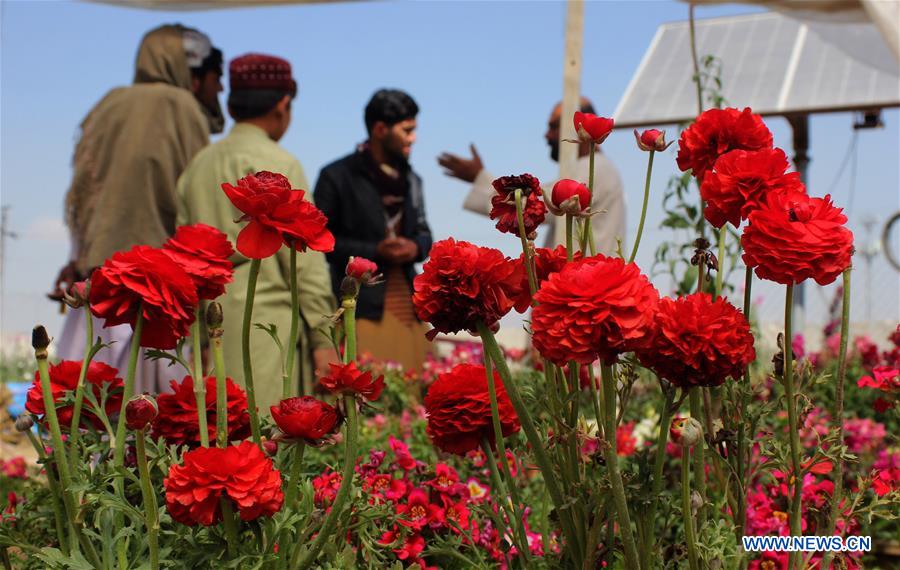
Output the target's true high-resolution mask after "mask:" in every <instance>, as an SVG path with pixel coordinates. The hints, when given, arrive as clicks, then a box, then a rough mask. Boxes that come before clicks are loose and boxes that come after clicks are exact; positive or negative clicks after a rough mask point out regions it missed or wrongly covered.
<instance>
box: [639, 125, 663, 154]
mask: <svg viewBox="0 0 900 570" xmlns="http://www.w3.org/2000/svg"><path fill="white" fill-rule="evenodd" d="M634 139H635V140H636V141H637V145H638V148H639V149H641V150H643V151H646V152H650V151H651V150H653V151H656V152H662V151H664V150H666V149H667V148H669V146H670V145H671V144H672V143H668V144H666V131H661V130H659V129H647V130H646V131H644V132H642V133H640V134H638V131H637V129H634Z"/></svg>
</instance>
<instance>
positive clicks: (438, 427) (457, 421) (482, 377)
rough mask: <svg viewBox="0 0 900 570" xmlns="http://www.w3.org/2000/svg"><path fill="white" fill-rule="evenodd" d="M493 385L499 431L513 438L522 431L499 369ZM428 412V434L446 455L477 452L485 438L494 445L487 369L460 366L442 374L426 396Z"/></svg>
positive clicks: (426, 411) (471, 365) (426, 409)
mask: <svg viewBox="0 0 900 570" xmlns="http://www.w3.org/2000/svg"><path fill="white" fill-rule="evenodd" d="M494 386H495V387H496V390H497V404H498V408H499V412H500V429H501V431H502V432H503V436H504V437H506V436H510V435H512V434H514V433H516V432H518V431H519V428H520V424H519V418H518V416H516V412H515V410H514V409H513V407H512V403H511V402H510V400H509V396H508V395H507V394H506V388H505V387H504V386H503V382H502V381H501V380H500V376H499V374H497V371H496V370H495V371H494ZM425 413H426V416H427V418H428V428H427V431H428V435H429V436H430V437H431V439H432V441H433V442H434V444H435V445H436V446H438V448H440V449H441V450H443V451H446V452H447V453H455V454H456V455H465V454H466V453H468V452H469V451H472V450H473V449H477V448H478V447H479V446H480V445H481V440H482V439H484V438H487V440H488V441H490V442H491V443H493V441H494V428H493V423H492V421H491V399H490V395H489V394H488V384H487V374H486V372H485V369H484V366H477V365H474V364H459V365H457V366H454V367H453V369H452V370H450V372H446V373H444V374H441V375H439V376H438V378H437V380H435V381H434V383H433V384H432V385H431V386H430V387H429V388H428V393H427V394H426V395H425Z"/></svg>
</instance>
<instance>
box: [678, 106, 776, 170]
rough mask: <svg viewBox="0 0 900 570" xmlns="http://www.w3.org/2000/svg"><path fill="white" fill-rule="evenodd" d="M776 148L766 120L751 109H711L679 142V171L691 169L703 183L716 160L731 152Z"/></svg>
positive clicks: (687, 129)
mask: <svg viewBox="0 0 900 570" xmlns="http://www.w3.org/2000/svg"><path fill="white" fill-rule="evenodd" d="M764 148H772V133H771V132H769V128H768V127H766V125H765V123H763V120H762V117H760V116H759V115H755V114H754V113H753V111H752V110H750V108H749V107H748V108H745V109H744V110H743V111H738V110H737V109H732V108H728V109H710V110H708V111H704V112H703V113H702V114H701V115H700V116H699V117H697V120H696V121H694V123H693V124H692V125H691V126H689V127H688V128H686V129H685V130H684V131H682V133H681V138H680V139H679V141H678V157H677V159H676V160H677V162H678V168H680V169H681V170H682V171H685V170H688V169H691V171H692V173H693V175H694V176H696V177H697V178H698V179H701V180H702V179H703V177H704V175H705V174H706V172H707V171H708V170H709V169H711V168H712V167H713V165H714V164H715V163H716V160H718V159H719V157H720V156H722V155H723V154H725V153H726V152H728V151H731V150H735V149H740V150H760V149H764Z"/></svg>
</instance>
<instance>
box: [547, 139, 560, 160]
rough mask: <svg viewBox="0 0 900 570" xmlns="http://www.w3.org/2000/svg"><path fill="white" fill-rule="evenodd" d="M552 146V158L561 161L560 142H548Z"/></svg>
mask: <svg viewBox="0 0 900 570" xmlns="http://www.w3.org/2000/svg"><path fill="white" fill-rule="evenodd" d="M547 145H548V146H549V147H550V160H552V161H553V162H559V143H558V142H557V143H547Z"/></svg>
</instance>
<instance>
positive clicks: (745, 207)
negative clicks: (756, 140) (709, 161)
mask: <svg viewBox="0 0 900 570" xmlns="http://www.w3.org/2000/svg"><path fill="white" fill-rule="evenodd" d="M787 169H788V159H787V156H785V154H784V151H783V150H781V149H780V148H776V149H770V148H767V149H763V150H757V151H746V150H733V151H731V152H728V153H725V154H723V155H722V156H721V157H720V158H719V160H717V161H716V165H715V168H714V169H713V170H712V171H710V172H708V173H707V174H706V176H704V177H703V184H702V185H701V186H700V197H701V198H703V199H704V200H706V208H705V209H704V210H703V214H704V216H705V217H706V220H707V221H708V222H709V223H711V224H712V225H714V226H715V227H717V228H721V227H722V226H723V225H725V222H731V225H733V226H734V227H738V226H740V225H741V220H746V219H747V216H748V215H749V214H750V212H752V211H753V210H757V209H759V208H760V207H761V206H762V204H763V202H764V201H765V198H766V196H767V195H768V194H769V193H771V192H800V193H803V192H805V191H806V190H805V189H804V187H803V183H802V182H800V174H799V173H797V172H789V173H787V174H785V171H786V170H787Z"/></svg>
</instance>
